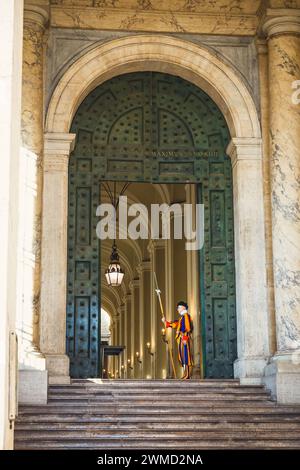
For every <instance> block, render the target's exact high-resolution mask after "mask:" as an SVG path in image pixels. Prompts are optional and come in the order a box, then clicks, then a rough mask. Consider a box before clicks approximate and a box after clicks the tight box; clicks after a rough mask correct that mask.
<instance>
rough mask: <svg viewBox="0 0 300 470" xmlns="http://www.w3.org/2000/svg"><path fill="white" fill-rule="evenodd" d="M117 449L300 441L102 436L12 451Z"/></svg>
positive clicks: (20, 444) (295, 442)
mask: <svg viewBox="0 0 300 470" xmlns="http://www.w3.org/2000/svg"><path fill="white" fill-rule="evenodd" d="M51 448H52V449H67V448H69V449H91V450H92V449H106V450H107V449H113V448H115V449H118V448H122V449H123V448H129V449H138V448H140V449H152V448H153V449H167V448H169V449H177V450H179V449H182V450H186V449H198V450H201V449H210V448H213V449H222V448H227V449H232V448H235V449H247V448H248V449H249V448H251V449H254V448H256V449H268V448H290V449H299V448H300V442H299V436H298V437H296V438H295V439H291V438H289V439H282V436H280V437H279V438H278V439H268V438H266V439H262V438H261V437H259V438H257V437H255V436H253V437H252V438H249V439H248V438H247V440H245V438H243V437H238V436H236V437H231V438H228V437H227V436H222V435H220V436H216V437H212V438H211V439H209V438H207V437H204V438H203V439H201V438H200V439H191V440H190V439H189V440H185V441H184V442H183V440H182V439H181V438H180V437H179V438H177V439H171V438H166V439H161V438H160V437H159V438H158V439H153V438H151V439H149V440H148V439H145V437H144V436H142V437H140V438H132V439H131V438H130V437H127V438H123V439H120V437H117V436H116V437H115V438H111V437H108V438H106V439H105V438H104V437H103V436H101V438H99V439H92V438H91V439H84V438H80V439H63V440H61V439H60V440H56V441H55V440H51V439H43V441H42V442H39V441H36V440H35V441H32V440H30V439H29V440H21V441H19V440H17V439H16V441H15V449H16V450H22V449H28V450H30V449H51Z"/></svg>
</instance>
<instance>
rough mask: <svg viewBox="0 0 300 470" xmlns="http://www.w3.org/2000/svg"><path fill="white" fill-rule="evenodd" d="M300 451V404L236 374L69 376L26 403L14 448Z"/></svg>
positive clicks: (16, 431)
mask: <svg viewBox="0 0 300 470" xmlns="http://www.w3.org/2000/svg"><path fill="white" fill-rule="evenodd" d="M114 448H115V449H123V448H124V449H125V448H127V449H139V448H140V449H251V448H252V449H274V448H280V449H295V448H297V449H299V448H300V406H293V405H284V406H283V405H277V404H276V403H275V402H273V401H271V399H270V397H269V394H268V393H267V392H266V391H265V390H264V388H263V387H260V386H241V385H240V384H239V381H237V380H189V381H182V380H96V379H91V380H73V381H72V383H71V385H55V386H54V385H52V386H50V389H49V400H48V404H47V405H40V406H36V405H30V406H29V405H26V406H25V405H24V406H21V407H20V409H19V417H18V419H17V421H16V430H15V449H114Z"/></svg>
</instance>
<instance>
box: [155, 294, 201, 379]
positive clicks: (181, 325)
mask: <svg viewBox="0 0 300 470" xmlns="http://www.w3.org/2000/svg"><path fill="white" fill-rule="evenodd" d="M177 312H178V313H179V315H180V318H179V319H178V320H174V321H171V322H169V321H166V319H165V317H163V318H162V321H163V322H165V326H166V328H169V327H171V328H176V333H175V338H176V341H177V343H178V359H179V362H180V364H181V366H182V367H183V370H184V374H183V376H182V377H181V378H182V379H184V380H185V379H190V378H191V372H192V366H193V365H194V362H193V357H192V353H191V344H190V340H191V336H190V335H191V333H192V331H193V323H192V319H191V316H190V314H189V313H188V305H187V303H186V302H183V301H180V302H178V304H177Z"/></svg>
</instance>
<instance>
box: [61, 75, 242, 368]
mask: <svg viewBox="0 0 300 470" xmlns="http://www.w3.org/2000/svg"><path fill="white" fill-rule="evenodd" d="M71 132H75V133H76V135H77V138H76V146H75V149H74V152H73V153H72V155H71V158H70V166H69V213H68V303H67V354H68V355H69V357H70V363H71V376H72V377H95V376H99V375H100V373H101V371H100V370H99V368H100V364H99V345H100V304H101V302H100V292H99V272H100V269H99V268H100V247H99V240H98V239H97V236H96V224H97V222H98V219H97V218H96V207H97V206H98V204H99V186H100V183H101V181H103V180H110V181H140V182H149V183H176V182H178V183H182V182H191V183H198V187H199V191H198V194H199V202H203V204H204V206H205V245H204V248H203V250H201V253H200V270H201V273H200V278H201V286H200V292H201V311H202V334H203V358H204V363H205V374H206V376H207V377H232V375H233V361H234V359H235V358H236V318H235V280H234V251H233V247H234V244H233V243H234V240H233V211H232V177H231V162H230V159H229V157H227V156H226V154H225V149H226V146H227V144H228V142H229V132H228V128H227V125H226V122H225V119H224V117H223V115H222V113H221V111H220V110H219V108H218V107H217V106H216V104H215V103H214V102H213V101H212V99H211V98H210V97H209V96H207V95H206V94H205V93H204V92H203V91H202V90H200V89H199V88H197V87H196V86H195V85H193V84H191V83H189V82H187V81H185V80H183V79H181V78H179V77H176V76H171V75H167V74H162V73H158V72H139V73H132V74H126V75H121V76H118V77H115V78H112V79H111V80H109V81H107V82H105V83H103V84H102V85H100V86H99V87H97V88H96V89H94V90H93V91H92V92H91V93H90V94H89V95H88V96H87V97H86V98H85V100H84V101H83V102H82V103H81V105H80V106H79V108H78V110H77V112H76V114H75V116H74V120H73V123H72V127H71Z"/></svg>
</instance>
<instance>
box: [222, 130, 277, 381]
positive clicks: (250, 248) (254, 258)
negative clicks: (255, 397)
mask: <svg viewBox="0 0 300 470" xmlns="http://www.w3.org/2000/svg"><path fill="white" fill-rule="evenodd" d="M227 153H228V155H229V156H230V158H231V161H232V176H233V203H234V237H235V274H236V314H237V352H238V359H237V360H236V361H235V363H234V375H235V377H238V378H240V381H241V383H243V384H261V383H262V377H263V371H264V368H265V366H266V364H267V361H268V359H269V356H270V349H269V319H268V306H267V291H266V254H265V233H264V204H263V173H262V148H261V140H260V139H254V138H233V139H232V141H231V142H230V144H229V146H228V149H227Z"/></svg>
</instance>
